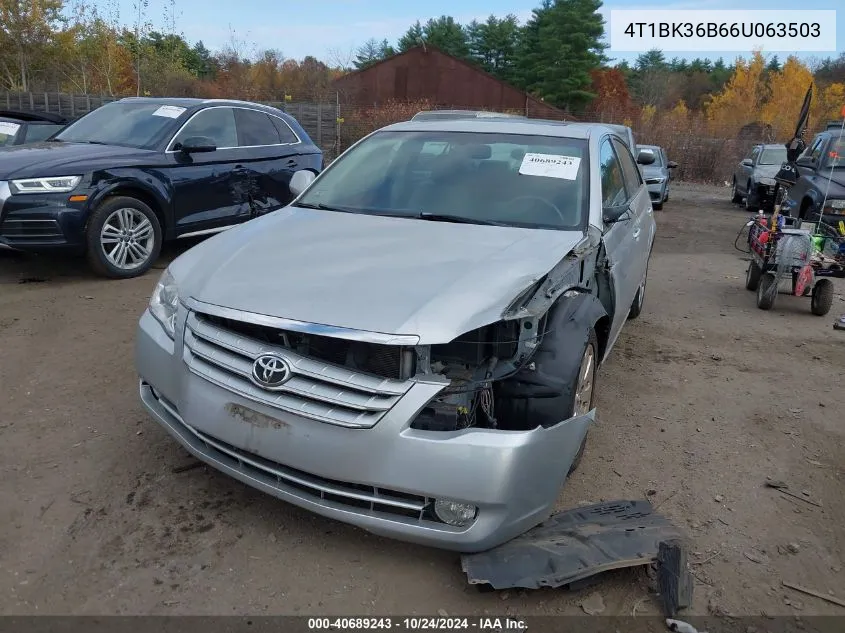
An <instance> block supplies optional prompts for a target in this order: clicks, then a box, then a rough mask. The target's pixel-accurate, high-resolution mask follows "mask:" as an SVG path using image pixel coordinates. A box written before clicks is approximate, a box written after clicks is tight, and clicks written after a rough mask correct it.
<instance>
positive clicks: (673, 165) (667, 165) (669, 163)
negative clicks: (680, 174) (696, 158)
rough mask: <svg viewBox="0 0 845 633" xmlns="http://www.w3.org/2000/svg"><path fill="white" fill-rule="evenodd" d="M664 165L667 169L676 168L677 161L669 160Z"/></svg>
mask: <svg viewBox="0 0 845 633" xmlns="http://www.w3.org/2000/svg"><path fill="white" fill-rule="evenodd" d="M666 167H668V168H669V169H677V167H678V163H676V162H675V161H673V160H670V161H669V162H668V163H666Z"/></svg>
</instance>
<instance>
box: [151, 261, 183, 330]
mask: <svg viewBox="0 0 845 633" xmlns="http://www.w3.org/2000/svg"><path fill="white" fill-rule="evenodd" d="M178 308H179V289H178V288H177V287H176V281H175V280H174V279H173V275H171V274H170V271H169V270H165V271H164V273H163V274H162V275H161V277H160V278H159V280H158V283H157V284H156V287H155V290H153V295H152V296H151V297H150V314H152V315H153V316H154V317H155V318H156V319H157V320H158V322H159V323H161V325H162V327H163V328H164V330H165V331H166V332H167V334H168V336H170V338H173V336H174V332H175V330H176V311H177V309H178Z"/></svg>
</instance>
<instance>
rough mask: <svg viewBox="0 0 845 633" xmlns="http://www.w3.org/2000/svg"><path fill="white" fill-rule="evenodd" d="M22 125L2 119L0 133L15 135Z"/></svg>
mask: <svg viewBox="0 0 845 633" xmlns="http://www.w3.org/2000/svg"><path fill="white" fill-rule="evenodd" d="M19 129H21V126H20V125H18V124H17V123H12V122H10V121H0V134H3V135H5V136H14V135H15V134H17V133H18V130H19Z"/></svg>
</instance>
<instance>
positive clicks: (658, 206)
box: [651, 202, 663, 211]
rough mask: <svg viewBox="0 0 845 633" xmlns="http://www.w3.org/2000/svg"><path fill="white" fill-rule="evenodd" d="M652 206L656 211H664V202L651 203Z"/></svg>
mask: <svg viewBox="0 0 845 633" xmlns="http://www.w3.org/2000/svg"><path fill="white" fill-rule="evenodd" d="M651 208H652V209H654V210H655V211H663V203H662V202H655V203H653V204H652V205H651Z"/></svg>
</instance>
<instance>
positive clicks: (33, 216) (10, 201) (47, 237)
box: [0, 181, 88, 251]
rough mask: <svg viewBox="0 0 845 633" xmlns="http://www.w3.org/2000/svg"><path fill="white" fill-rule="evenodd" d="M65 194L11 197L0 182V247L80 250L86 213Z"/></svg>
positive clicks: (83, 208)
mask: <svg viewBox="0 0 845 633" xmlns="http://www.w3.org/2000/svg"><path fill="white" fill-rule="evenodd" d="M69 196H70V194H68V193H62V194H59V193H50V194H32V193H29V194H25V195H12V193H11V191H10V189H9V185H8V184H7V183H6V182H4V181H0V245H4V246H7V247H10V248H14V249H17V250H24V251H36V250H37V251H42V250H54V249H58V250H66V249H80V248H82V247H83V244H84V233H85V223H86V221H87V217H88V212H87V209H86V208H85V206H84V203H71V202H68V197H69Z"/></svg>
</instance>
